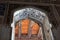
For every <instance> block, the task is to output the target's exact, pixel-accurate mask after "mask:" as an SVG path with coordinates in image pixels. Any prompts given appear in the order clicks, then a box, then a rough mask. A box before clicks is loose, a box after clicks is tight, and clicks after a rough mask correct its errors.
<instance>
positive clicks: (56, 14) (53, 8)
mask: <svg viewBox="0 0 60 40" xmlns="http://www.w3.org/2000/svg"><path fill="white" fill-rule="evenodd" d="M50 10H51V11H52V13H53V14H54V16H55V18H56V21H57V22H58V24H59V23H60V16H59V14H58V12H57V9H56V8H55V6H54V5H51V7H50Z"/></svg>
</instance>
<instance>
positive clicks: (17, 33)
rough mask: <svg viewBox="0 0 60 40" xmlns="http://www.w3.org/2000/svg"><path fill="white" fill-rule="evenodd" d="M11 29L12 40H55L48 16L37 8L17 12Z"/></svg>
mask: <svg viewBox="0 0 60 40" xmlns="http://www.w3.org/2000/svg"><path fill="white" fill-rule="evenodd" d="M11 27H12V37H11V40H21V39H22V38H27V39H28V38H29V39H30V38H33V39H34V38H35V37H36V38H37V39H36V40H54V38H53V34H52V31H51V28H52V25H51V24H50V23H49V20H48V17H47V15H46V14H45V13H44V12H43V11H41V10H37V9H36V8H23V9H20V10H17V11H15V12H14V15H13V22H12V23H11ZM27 39H26V40H27ZM24 40H25V39H24Z"/></svg>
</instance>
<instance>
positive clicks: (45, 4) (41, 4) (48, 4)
mask: <svg viewBox="0 0 60 40" xmlns="http://www.w3.org/2000/svg"><path fill="white" fill-rule="evenodd" d="M0 3H9V4H26V5H40V6H50V5H56V6H60V4H52V3H38V2H19V1H1V2H0Z"/></svg>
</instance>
